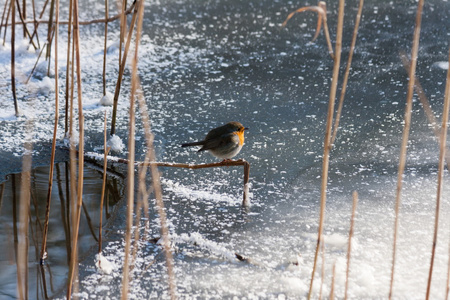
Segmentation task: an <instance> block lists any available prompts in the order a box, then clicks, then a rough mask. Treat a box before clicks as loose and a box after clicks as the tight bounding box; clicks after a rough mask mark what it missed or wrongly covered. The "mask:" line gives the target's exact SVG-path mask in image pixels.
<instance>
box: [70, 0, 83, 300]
mask: <svg viewBox="0 0 450 300" xmlns="http://www.w3.org/2000/svg"><path fill="white" fill-rule="evenodd" d="M79 34H80V33H79V23H78V0H75V1H73V39H74V47H75V56H74V58H75V63H76V70H77V94H78V122H79V124H78V126H79V136H80V138H79V144H78V148H79V154H78V187H77V209H76V220H75V224H73V228H74V233H73V243H72V257H71V266H70V271H69V282H68V288H67V299H70V297H71V294H72V284H73V278H74V269H75V263H76V261H77V252H78V251H77V249H78V231H79V227H80V215H81V206H82V203H83V172H84V157H83V152H84V115H83V98H82V89H81V62H80V35H79Z"/></svg>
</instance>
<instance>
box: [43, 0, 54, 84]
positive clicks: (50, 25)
mask: <svg viewBox="0 0 450 300" xmlns="http://www.w3.org/2000/svg"><path fill="white" fill-rule="evenodd" d="M51 1H52V2H50V13H49V17H48V24H47V26H48V27H47V53H46V55H45V60H48V61H49V63H50V56H51V49H52V33H53V14H54V11H55V0H51ZM48 72H50V67H49V68H48ZM47 76H49V73H48V74H47Z"/></svg>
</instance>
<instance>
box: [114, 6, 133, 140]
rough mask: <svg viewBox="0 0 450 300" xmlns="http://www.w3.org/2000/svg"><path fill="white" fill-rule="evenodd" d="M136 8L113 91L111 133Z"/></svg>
mask: <svg viewBox="0 0 450 300" xmlns="http://www.w3.org/2000/svg"><path fill="white" fill-rule="evenodd" d="M137 10H138V9H137V7H135V10H134V13H133V17H132V18H131V24H130V29H129V31H128V37H127V42H126V45H125V51H124V53H123V56H122V61H121V64H120V66H119V76H118V78H117V83H116V89H115V91H114V104H113V112H112V120H111V131H110V134H111V135H113V134H115V133H116V116H117V103H118V101H119V94H120V87H121V85H122V78H123V72H124V71H125V65H126V62H127V56H128V50H129V49H130V45H131V36H132V34H133V30H134V25H135V24H136V17H137V12H138V11H137ZM121 44H122V43H121ZM121 53H122V52H120V53H119V55H121Z"/></svg>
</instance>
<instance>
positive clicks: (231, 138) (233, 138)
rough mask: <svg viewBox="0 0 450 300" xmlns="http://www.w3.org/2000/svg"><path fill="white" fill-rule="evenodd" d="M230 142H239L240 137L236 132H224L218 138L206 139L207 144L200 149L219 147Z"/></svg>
mask: <svg viewBox="0 0 450 300" xmlns="http://www.w3.org/2000/svg"><path fill="white" fill-rule="evenodd" d="M228 143H239V137H238V136H237V135H236V134H233V133H227V134H223V135H222V136H220V137H218V138H213V139H208V140H205V144H204V145H203V147H202V148H201V149H200V150H198V151H205V150H210V149H214V148H217V147H221V146H224V145H226V144H228Z"/></svg>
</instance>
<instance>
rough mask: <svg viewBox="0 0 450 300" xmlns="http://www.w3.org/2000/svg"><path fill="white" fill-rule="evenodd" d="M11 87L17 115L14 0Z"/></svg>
mask: <svg viewBox="0 0 450 300" xmlns="http://www.w3.org/2000/svg"><path fill="white" fill-rule="evenodd" d="M11 19H12V24H13V25H12V27H11V88H12V93H13V98H14V109H15V111H16V117H18V116H19V104H18V103H17V95H16V4H15V1H14V0H11Z"/></svg>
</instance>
